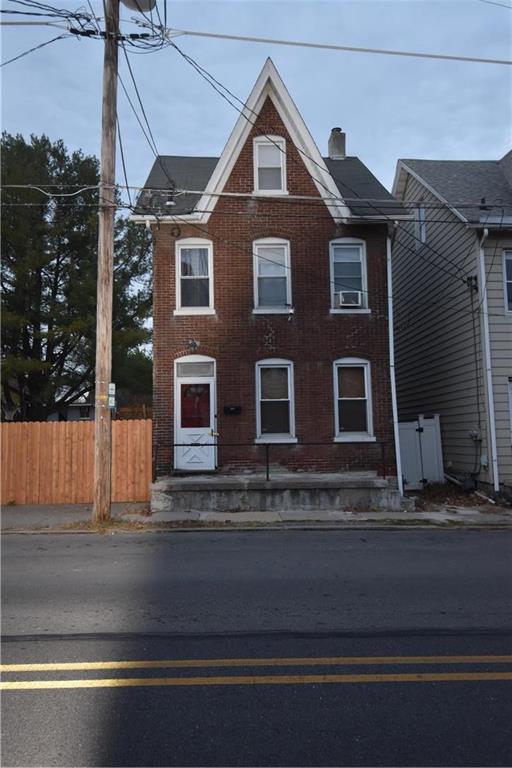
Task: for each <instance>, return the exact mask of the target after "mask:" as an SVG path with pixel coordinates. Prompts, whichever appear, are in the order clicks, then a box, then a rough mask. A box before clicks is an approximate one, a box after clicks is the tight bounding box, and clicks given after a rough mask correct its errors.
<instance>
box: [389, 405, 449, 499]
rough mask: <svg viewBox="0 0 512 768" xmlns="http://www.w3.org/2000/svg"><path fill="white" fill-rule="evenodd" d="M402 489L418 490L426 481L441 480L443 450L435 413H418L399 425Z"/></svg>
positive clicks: (442, 474)
mask: <svg viewBox="0 0 512 768" xmlns="http://www.w3.org/2000/svg"><path fill="white" fill-rule="evenodd" d="M399 429H400V455H401V459H402V475H403V479H404V490H406V491H418V490H420V489H421V488H423V487H424V486H425V485H426V484H427V483H443V482H444V467H443V449H442V444H441V424H440V421H439V416H438V415H437V414H436V415H435V416H425V415H423V414H420V415H419V416H418V418H417V420H416V421H405V422H402V423H400V424H399Z"/></svg>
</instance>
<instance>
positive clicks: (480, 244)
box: [393, 151, 512, 493]
mask: <svg viewBox="0 0 512 768" xmlns="http://www.w3.org/2000/svg"><path fill="white" fill-rule="evenodd" d="M393 193H394V194H395V196H396V197H398V198H399V199H400V200H402V201H403V202H404V204H405V205H406V207H408V208H410V209H411V210H413V211H414V214H415V223H414V224H413V225H412V224H411V225H408V226H409V227H410V229H409V233H408V234H406V233H403V232H400V233H399V234H398V235H397V237H396V239H395V244H394V249H393V286H394V303H395V307H396V309H397V311H396V313H395V338H396V355H397V361H396V364H397V368H396V378H397V391H398V406H399V416H400V420H410V419H414V418H415V417H416V416H417V415H418V414H420V413H439V414H440V417H441V429H442V442H443V453H444V464H445V470H446V471H447V472H448V473H450V472H451V473H452V474H459V475H461V476H464V475H466V476H472V477H474V478H475V480H477V482H478V483H479V484H483V485H484V487H486V488H487V489H488V490H494V492H498V491H499V490H500V488H501V490H502V491H503V490H505V491H506V492H508V493H510V492H511V488H512V448H511V442H512V151H511V152H509V153H508V154H507V155H505V157H503V158H502V159H501V160H496V161H494V160H493V161H457V160H454V161H452V160H448V161H446V160H400V161H399V162H398V166H397V171H396V176H395V182H394V186H393Z"/></svg>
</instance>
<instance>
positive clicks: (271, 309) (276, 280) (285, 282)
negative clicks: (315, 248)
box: [253, 237, 292, 314]
mask: <svg viewBox="0 0 512 768" xmlns="http://www.w3.org/2000/svg"><path fill="white" fill-rule="evenodd" d="M253 259H254V311H255V312H257V313H263V314H264V313H269V314H270V313H280V312H283V313H286V312H291V311H292V309H291V306H292V283H291V271H290V243H289V242H288V240H281V239H278V238H271V237H267V238H264V239H263V240H255V241H254V243H253Z"/></svg>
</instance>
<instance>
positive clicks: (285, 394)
mask: <svg viewBox="0 0 512 768" xmlns="http://www.w3.org/2000/svg"><path fill="white" fill-rule="evenodd" d="M256 435H257V437H256V441H257V442H260V443H266V442H283V443H290V442H297V438H296V437H295V418H294V402H293V363H291V362H290V361H289V360H280V359H276V358H272V359H269V360H261V361H260V362H259V363H257V364H256Z"/></svg>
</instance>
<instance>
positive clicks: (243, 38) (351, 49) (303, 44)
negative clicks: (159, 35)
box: [166, 28, 512, 66]
mask: <svg viewBox="0 0 512 768" xmlns="http://www.w3.org/2000/svg"><path fill="white" fill-rule="evenodd" d="M166 34H167V35H168V37H169V38H171V37H175V36H180V35H186V36H188V37H207V38H213V39H217V40H234V41H240V42H248V43H264V44H266V45H287V46H293V47H299V48H316V49H321V50H328V51H346V52H348V53H371V54H380V55H384V56H406V57H412V58H418V59H437V60H441V61H460V62H465V63H469V62H471V63H476V64H500V65H507V66H510V65H512V60H510V59H487V58H480V57H477V56H455V55H450V54H444V53H427V52H419V51H402V50H390V49H384V48H361V47H357V46H349V45H330V44H327V43H310V42H307V41H299V40H280V39H273V38H268V37H253V36H251V35H227V34H221V33H217V32H197V31H193V30H190V29H172V28H171V29H168V30H166Z"/></svg>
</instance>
